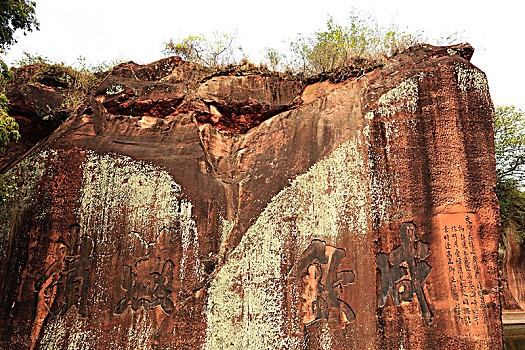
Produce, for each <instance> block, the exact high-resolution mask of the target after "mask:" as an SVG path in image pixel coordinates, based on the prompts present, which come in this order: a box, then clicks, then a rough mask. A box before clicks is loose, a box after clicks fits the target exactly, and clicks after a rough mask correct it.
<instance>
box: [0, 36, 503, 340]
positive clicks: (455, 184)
mask: <svg viewBox="0 0 525 350" xmlns="http://www.w3.org/2000/svg"><path fill="white" fill-rule="evenodd" d="M471 55H472V48H471V47H470V46H468V45H460V46H455V47H433V46H428V45H420V46H417V47H414V48H412V49H410V50H408V51H407V52H406V53H403V54H400V55H397V56H395V57H394V58H392V59H391V60H389V61H388V62H387V63H386V64H385V65H384V66H383V67H381V68H377V69H374V70H373V71H370V72H368V73H366V74H364V75H355V76H354V75H353V73H348V74H349V75H348V76H349V77H350V78H349V79H346V80H344V79H343V81H339V80H338V79H336V80H334V81H338V82H335V83H334V82H331V81H330V79H329V80H327V81H321V82H318V83H310V84H309V85H307V86H304V87H303V86H302V85H301V83H300V82H299V81H297V80H294V79H290V78H288V77H286V76H284V75H278V74H254V73H253V72H249V71H244V72H242V71H241V72H237V73H232V72H233V71H232V72H230V73H224V74H222V75H221V74H211V75H210V72H206V71H205V70H204V69H203V68H202V67H198V66H196V65H194V64H191V63H187V62H182V61H180V60H179V59H176V58H171V59H166V60H161V61H158V62H155V63H153V64H150V65H147V66H139V65H136V64H133V63H125V64H123V65H120V66H119V67H117V68H116V69H115V70H114V72H113V73H112V74H111V75H110V76H108V77H107V78H106V79H105V80H104V82H102V84H101V85H100V87H99V88H98V89H97V92H96V93H95V94H93V95H92V96H91V97H90V98H89V100H88V101H87V102H86V104H85V108H84V109H83V110H82V111H80V113H79V115H78V116H75V117H74V118H71V119H69V120H68V121H67V122H65V123H64V124H62V125H61V126H60V127H59V128H58V130H56V131H55V132H54V133H53V134H52V135H51V136H50V137H49V138H48V140H46V141H45V142H43V143H42V144H41V146H40V147H38V149H35V150H34V151H33V152H32V153H31V155H30V156H28V157H27V158H25V159H24V160H23V161H21V162H19V163H18V164H16V165H14V166H13V167H12V168H11V171H12V172H13V173H15V174H16V175H17V177H18V179H19V181H20V198H19V199H18V202H14V203H15V204H13V205H12V206H10V207H8V208H7V209H5V210H4V212H3V213H2V218H1V219H2V221H1V225H0V227H1V228H2V232H3V235H2V237H3V241H1V242H0V243H1V244H0V248H1V249H2V251H4V252H6V254H4V256H5V258H4V259H3V261H2V265H0V266H2V267H1V268H2V270H1V273H0V277H1V278H2V285H1V287H2V292H3V293H2V299H1V303H0V316H1V319H0V321H1V323H0V335H1V336H2V340H1V341H2V342H3V344H5V346H4V347H7V348H16V349H30V348H34V349H46V348H66V347H68V346H69V347H72V348H75V347H81V346H85V347H87V348H97V349H106V348H141V349H172V348H173V349H198V348H206V349H221V348H224V349H266V348H268V349H269V348H271V349H296V348H306V349H327V348H331V349H347V348H354V349H363V348H370V349H391V348H396V349H397V348H405V349H430V348H443V349H447V348H448V349H452V348H454V349H494V348H496V349H498V348H499V349H500V348H502V342H501V320H500V305H499V290H498V269H497V247H498V237H499V234H498V229H499V226H498V206H497V200H496V197H495V194H494V191H493V188H494V184H495V172H494V146H493V134H492V118H493V106H492V102H491V100H490V96H489V94H488V86H487V83H486V78H485V76H484V74H483V73H482V72H481V71H479V70H478V69H477V68H476V67H474V66H473V65H472V64H471V63H470V62H469V61H468V59H469V58H470V56H471ZM363 73H364V72H363ZM321 80H322V79H321Z"/></svg>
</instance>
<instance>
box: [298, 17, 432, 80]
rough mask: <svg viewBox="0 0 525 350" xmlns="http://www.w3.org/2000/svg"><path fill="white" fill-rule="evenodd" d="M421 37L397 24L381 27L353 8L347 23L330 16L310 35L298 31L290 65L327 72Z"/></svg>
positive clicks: (393, 50)
mask: <svg viewBox="0 0 525 350" xmlns="http://www.w3.org/2000/svg"><path fill="white" fill-rule="evenodd" d="M422 40H423V38H422V36H421V35H420V34H418V35H416V34H409V33H406V32H404V31H402V30H400V29H399V28H397V26H395V25H391V26H390V27H381V26H379V25H378V24H377V22H376V20H375V19H374V18H373V17H371V16H367V15H364V14H361V13H359V12H357V11H353V12H352V13H351V15H350V17H349V19H348V22H347V24H346V25H341V24H339V23H336V21H335V20H334V19H333V18H332V17H329V18H328V20H327V22H326V28H325V29H323V30H319V31H316V32H314V33H313V34H312V35H310V36H304V35H301V34H299V35H298V36H297V38H295V39H294V40H292V41H291V42H290V51H291V53H292V57H293V59H292V62H291V64H292V66H293V67H294V68H295V69H296V70H298V71H300V72H301V73H304V74H306V75H312V74H319V73H326V72H329V71H333V70H334V69H337V68H340V67H342V66H344V65H346V64H348V62H349V61H350V59H352V58H366V59H369V60H379V59H382V58H384V57H387V56H392V55H393V54H395V53H397V52H399V51H401V50H403V49H406V48H408V47H409V46H412V45H414V44H416V43H418V42H422Z"/></svg>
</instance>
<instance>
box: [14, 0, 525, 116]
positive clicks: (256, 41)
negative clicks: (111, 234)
mask: <svg viewBox="0 0 525 350" xmlns="http://www.w3.org/2000/svg"><path fill="white" fill-rule="evenodd" d="M36 3H37V4H36V5H37V6H36V12H37V13H36V15H37V18H38V20H39V21H40V31H37V32H32V33H29V34H28V35H27V36H25V37H24V36H23V35H18V37H19V42H18V43H17V44H15V45H14V46H13V47H12V48H11V49H10V50H9V53H8V55H7V57H5V61H6V62H7V63H9V64H12V63H13V62H14V61H16V60H17V59H19V58H21V57H22V53H23V52H24V51H27V52H29V53H32V54H40V55H43V56H47V57H49V58H50V59H52V60H55V61H63V62H65V63H67V64H73V63H74V62H75V61H76V58H77V57H79V56H83V57H85V58H86V59H87V60H88V62H91V63H97V62H101V61H113V60H133V61H135V62H138V63H149V62H152V61H155V60H157V59H160V58H162V57H163V55H162V52H161V51H162V48H163V43H165V42H166V41H168V40H169V39H170V38H174V39H180V38H183V37H185V36H187V35H190V34H204V35H206V34H210V33H212V32H213V31H216V30H217V31H221V32H226V33H233V32H235V31H236V32H237V35H238V41H239V44H240V45H241V46H242V47H243V49H244V52H245V53H247V55H248V57H249V58H250V59H251V60H252V61H253V62H256V63H257V62H259V61H260V60H261V56H262V55H261V52H262V50H263V49H264V48H265V47H276V48H281V49H283V50H286V49H287V48H288V46H287V44H286V43H287V42H288V41H289V40H290V39H292V38H294V37H295V36H296V34H297V33H303V34H310V33H311V32H313V31H314V30H317V29H321V28H323V25H324V24H325V23H326V19H327V16H328V15H332V16H333V17H334V18H335V19H336V20H337V22H338V23H340V24H344V21H345V19H346V18H348V16H349V13H350V10H351V8H352V7H353V8H356V9H358V10H364V11H367V12H369V13H370V14H372V15H374V16H375V17H376V18H377V19H378V21H379V22H380V24H384V25H388V24H390V23H391V22H395V23H396V24H398V25H399V26H400V27H405V26H406V27H407V28H408V30H409V31H416V30H423V31H424V32H425V34H426V35H428V36H429V37H441V36H444V35H447V34H450V33H452V32H456V31H460V32H463V37H464V40H463V41H467V42H469V43H470V44H471V45H472V46H474V48H475V49H476V52H475V53H474V57H473V58H472V62H473V63H474V64H475V65H476V66H478V67H479V68H480V69H481V70H483V71H484V72H485V73H486V74H487V76H488V80H489V86H490V92H491V95H492V98H493V100H494V103H495V104H496V105H502V104H513V105H516V106H518V107H520V108H522V109H523V110H525V98H524V94H523V87H522V86H523V85H522V84H523V82H524V81H525V70H523V69H521V61H523V60H524V57H525V45H523V44H522V42H521V39H522V37H521V35H523V34H525V30H524V25H523V20H524V19H523V9H522V8H521V6H520V3H521V2H520V1H516V0H499V1H485V2H483V1H479V0H478V1H470V0H469V1H464V0H452V1H451V0H441V1H424V0H417V1H416V0H397V1H383V0H358V1H356V0H346V1H339V0H337V1H330V0H315V1H308V0H302V1H297V0H266V1H264V0H263V1H257V2H250V1H237V0H222V1H221V0H216V1H202V0H194V1H180V0H179V1H174V0H171V1H161V0H149V1H144V0H142V1H134V0H127V1H125V0H104V1H102V0H89V1H85V0H83V1H80V0H36ZM484 3H485V4H486V5H485V4H484Z"/></svg>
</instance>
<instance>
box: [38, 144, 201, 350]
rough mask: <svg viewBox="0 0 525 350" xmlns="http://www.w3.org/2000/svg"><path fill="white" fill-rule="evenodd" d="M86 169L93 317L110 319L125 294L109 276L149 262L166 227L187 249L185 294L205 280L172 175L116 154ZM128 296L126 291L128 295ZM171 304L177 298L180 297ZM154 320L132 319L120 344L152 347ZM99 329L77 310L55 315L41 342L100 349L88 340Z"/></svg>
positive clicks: (191, 224) (83, 223)
mask: <svg viewBox="0 0 525 350" xmlns="http://www.w3.org/2000/svg"><path fill="white" fill-rule="evenodd" d="M82 167H83V168H82V170H83V183H82V188H81V198H80V209H79V212H78V217H79V220H80V222H79V224H80V227H81V230H82V233H81V234H88V235H90V236H91V237H92V238H93V241H94V242H95V247H96V248H95V252H94V254H93V255H94V256H93V263H92V265H91V267H90V268H91V269H92V270H93V274H92V276H93V277H92V278H91V282H90V288H89V296H88V298H89V301H88V305H89V307H90V312H100V310H105V311H104V312H108V313H111V312H112V310H113V308H114V307H115V304H116V301H115V300H111V299H110V298H109V296H110V295H112V292H113V291H114V289H115V288H121V287H120V285H119V282H118V280H115V279H112V278H111V276H112V275H113V274H120V273H121V271H122V266H123V265H122V264H123V263H127V264H131V263H133V261H127V262H123V261H122V258H121V257H122V256H128V257H130V259H140V258H142V257H143V256H142V255H140V256H136V255H137V254H149V253H148V252H151V251H153V250H154V249H155V244H156V243H157V241H158V240H159V239H160V238H159V237H161V232H163V230H165V229H166V228H177V232H180V237H181V242H175V243H174V244H177V245H180V246H181V247H182V258H181V261H180V265H181V266H180V267H179V268H180V270H179V278H180V285H181V286H182V288H186V286H193V285H195V283H198V282H199V281H201V280H202V279H203V278H204V277H203V275H204V273H203V268H202V264H201V263H200V260H199V255H198V252H199V241H198V236H197V226H196V223H195V220H194V218H193V214H192V204H191V203H190V201H189V200H188V199H187V198H185V197H184V196H183V194H182V192H181V186H180V185H178V184H177V183H175V182H174V181H173V178H172V177H171V175H169V174H168V173H167V172H166V171H164V170H162V169H160V168H158V167H155V166H153V165H150V164H147V163H144V162H139V161H135V160H133V159H131V158H129V157H125V156H120V155H114V154H106V155H98V154H95V153H87V154H86V157H85V161H84V164H83V166H82ZM129 238H132V239H129ZM132 241H135V242H137V244H139V247H142V248H143V249H140V248H139V249H138V251H139V253H137V252H136V250H137V246H135V245H133V246H131V245H129V244H128V243H129V242H132ZM161 248H166V247H161ZM173 259H175V257H173ZM108 271H110V272H109V274H108ZM108 276H109V278H108ZM116 281H117V282H116ZM124 293H125V291H124V290H123V289H122V296H124ZM173 297H174V298H176V295H175V293H174V295H173ZM117 301H118V300H117ZM154 313H155V312H154V311H152V310H144V309H139V310H137V311H136V312H133V315H132V317H133V322H132V323H131V324H130V326H129V327H128V328H127V329H122V330H120V332H121V334H120V336H124V334H123V332H127V336H125V339H126V343H125V344H120V345H121V348H123V349H150V348H151V343H152V337H153V334H154V333H155V332H156V331H157V329H158V327H159V324H158V323H157V322H158V319H157V318H156V317H155V316H153V314H154ZM50 317H51V316H50ZM115 317H123V316H120V315H119V316H115ZM82 322H84V326H83V327H81V328H75V327H73V328H71V327H69V328H67V331H64V327H65V326H64V325H65V324H67V325H71V324H75V323H82ZM98 327H99V326H98V325H96V324H95V325H93V324H91V323H89V322H88V321H85V319H84V318H83V317H82V316H80V315H79V314H78V312H77V309H76V307H75V306H72V307H71V308H70V309H69V311H68V312H67V313H66V315H63V316H62V315H54V316H52V317H51V319H50V322H48V323H47V325H46V326H45V327H44V328H43V329H42V335H43V339H45V340H46V341H48V342H49V344H50V345H49V347H48V348H50V349H51V348H53V349H59V348H64V347H63V346H64V344H84V345H79V346H80V347H76V348H78V349H82V346H87V347H86V348H89V349H92V348H97V346H96V342H97V339H96V337H92V336H91V337H88V336H89V334H91V333H89V332H92V331H96V330H97V329H99V328H98ZM85 344H87V345H85ZM70 348H71V347H70ZM68 349H69V348H68Z"/></svg>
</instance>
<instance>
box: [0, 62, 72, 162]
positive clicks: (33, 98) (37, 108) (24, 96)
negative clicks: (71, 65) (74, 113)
mask: <svg viewBox="0 0 525 350" xmlns="http://www.w3.org/2000/svg"><path fill="white" fill-rule="evenodd" d="M42 70H43V69H42V65H38V64H35V65H30V66H26V67H24V68H19V69H16V70H15V72H14V82H13V83H11V85H10V86H9V88H8V90H7V98H8V99H9V114H10V116H12V117H14V118H15V120H16V121H17V123H18V125H19V126H20V135H21V136H22V138H21V140H20V141H19V142H11V143H10V144H9V146H8V151H7V152H6V153H3V154H2V153H0V169H1V168H3V167H5V166H7V165H9V163H11V162H14V161H16V160H17V159H18V158H20V157H21V156H22V155H23V154H24V153H25V152H27V151H28V150H30V149H31V147H33V146H34V145H35V144H36V143H38V142H39V141H40V140H42V139H44V138H46V137H47V136H49V135H50V134H51V133H52V132H53V131H54V130H55V129H56V128H57V127H58V126H59V125H60V124H61V123H62V122H63V121H64V120H65V119H66V118H67V116H68V113H69V112H70V111H68V110H67V108H66V107H65V106H64V101H65V100H66V94H67V91H68V90H67V84H66V83H65V81H66V75H65V73H64V72H61V71H57V70H52V71H49V72H47V73H39V72H42ZM36 76H38V82H36V81H33V80H35V77H36Z"/></svg>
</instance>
